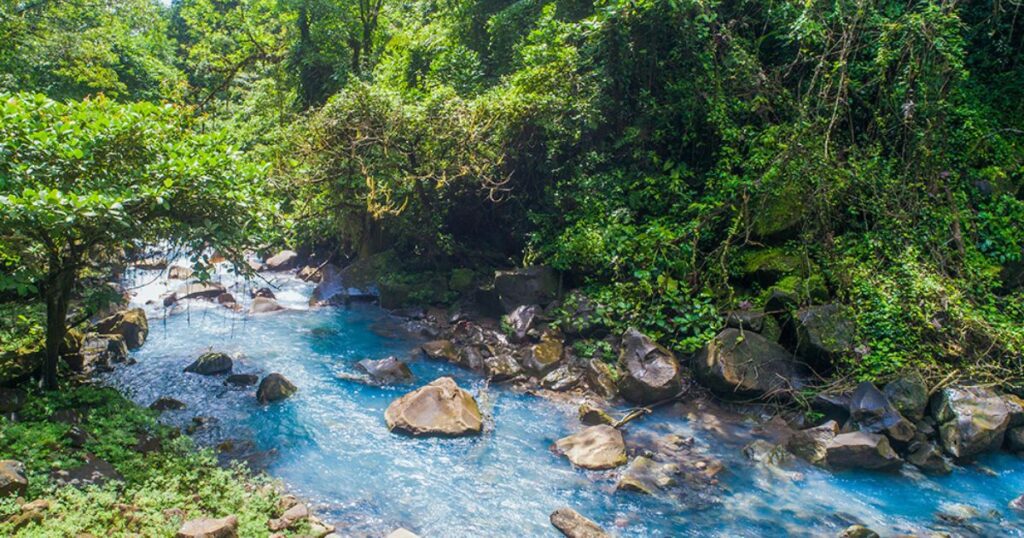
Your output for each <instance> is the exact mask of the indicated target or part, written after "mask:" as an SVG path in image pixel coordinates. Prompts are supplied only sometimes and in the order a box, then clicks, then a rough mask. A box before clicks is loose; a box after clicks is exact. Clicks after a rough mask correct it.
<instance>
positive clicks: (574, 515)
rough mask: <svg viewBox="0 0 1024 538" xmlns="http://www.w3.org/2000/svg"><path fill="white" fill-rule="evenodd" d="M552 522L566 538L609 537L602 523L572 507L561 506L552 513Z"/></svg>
mask: <svg viewBox="0 0 1024 538" xmlns="http://www.w3.org/2000/svg"><path fill="white" fill-rule="evenodd" d="M550 519H551V524H552V525H553V526H554V527H555V528H556V529H558V531H559V532H561V533H562V534H563V535H565V536H566V538H608V536H609V534H608V533H606V532H604V529H602V528H601V526H600V525H598V524H597V523H594V522H593V521H591V520H589V519H587V518H586V517H583V515H581V514H580V513H579V512H577V511H575V510H573V509H572V508H559V509H558V510H555V511H554V512H552V513H551V518H550Z"/></svg>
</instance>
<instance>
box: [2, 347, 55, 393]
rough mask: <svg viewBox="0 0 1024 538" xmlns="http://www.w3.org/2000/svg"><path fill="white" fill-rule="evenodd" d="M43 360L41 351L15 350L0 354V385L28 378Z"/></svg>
mask: <svg viewBox="0 0 1024 538" xmlns="http://www.w3.org/2000/svg"><path fill="white" fill-rule="evenodd" d="M44 359H45V356H44V352H43V350H42V349H17V350H14V351H9V352H7V353H3V354H0V385H9V384H13V383H14V382H16V381H20V380H23V379H25V378H27V377H29V376H30V375H32V374H34V373H35V372H36V371H37V370H38V369H39V367H40V366H42V364H43V360H44Z"/></svg>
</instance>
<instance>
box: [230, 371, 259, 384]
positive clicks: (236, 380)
mask: <svg viewBox="0 0 1024 538" xmlns="http://www.w3.org/2000/svg"><path fill="white" fill-rule="evenodd" d="M259 380H260V378H259V376H257V375H256V374H231V375H229V376H228V377H227V379H225V380H224V384H225V385H231V386H233V387H249V386H252V385H255V384H256V383H258V382H259Z"/></svg>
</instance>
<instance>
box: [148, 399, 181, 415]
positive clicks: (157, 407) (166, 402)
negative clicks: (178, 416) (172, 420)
mask: <svg viewBox="0 0 1024 538" xmlns="http://www.w3.org/2000/svg"><path fill="white" fill-rule="evenodd" d="M149 408H150V409H152V410H153V411H160V412H163V411H177V410H179V409H185V402H182V401H181V400H175V399H174V398H171V397H168V396H161V397H159V398H157V399H156V400H155V401H154V402H153V403H151V404H149Z"/></svg>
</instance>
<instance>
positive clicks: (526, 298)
mask: <svg viewBox="0 0 1024 538" xmlns="http://www.w3.org/2000/svg"><path fill="white" fill-rule="evenodd" d="M494 290H495V291H496V292H497V293H498V299H499V300H500V301H501V306H502V308H503V309H504V310H505V312H512V311H513V310H515V309H516V307H518V306H520V305H524V304H539V305H541V306H545V305H547V304H548V303H550V302H551V301H554V300H555V298H557V297H558V274H557V273H556V272H555V270H554V269H552V268H550V267H541V266H533V267H524V268H521V269H512V270H510V271H497V272H496V273H494Z"/></svg>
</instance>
